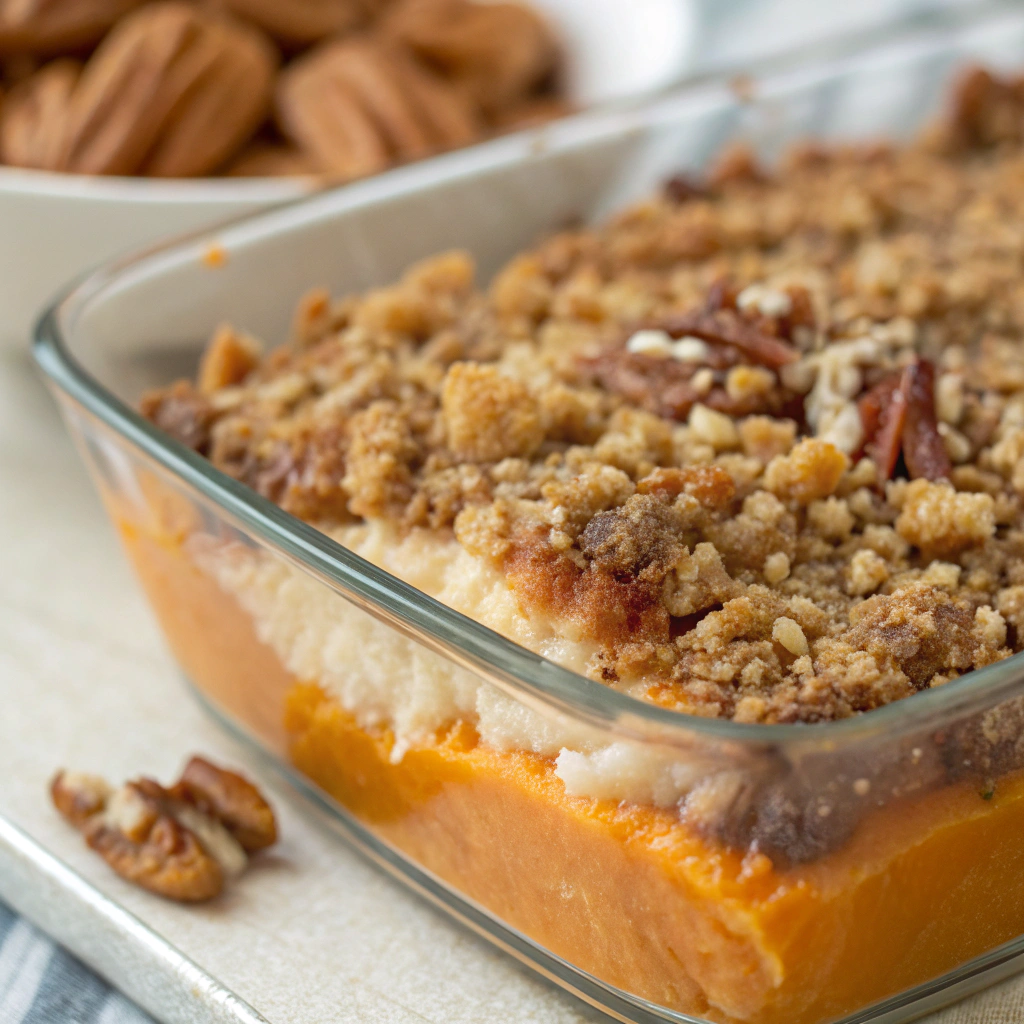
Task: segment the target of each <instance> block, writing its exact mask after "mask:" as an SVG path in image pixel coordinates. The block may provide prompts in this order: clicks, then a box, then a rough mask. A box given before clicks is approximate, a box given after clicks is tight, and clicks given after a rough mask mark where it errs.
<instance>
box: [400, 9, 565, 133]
mask: <svg viewBox="0 0 1024 1024" xmlns="http://www.w3.org/2000/svg"><path fill="white" fill-rule="evenodd" d="M384 31H386V32H388V33H389V34H391V35H392V36H393V37H394V38H396V39H398V40H400V41H401V42H403V43H404V44H405V45H407V46H408V47H410V48H411V49H412V50H413V52H414V53H416V54H417V55H418V56H419V57H421V58H422V59H423V60H425V61H426V62H428V63H429V64H431V65H432V66H434V67H436V68H437V69H438V70H439V71H441V72H442V73H443V74H444V75H445V76H446V77H448V78H450V79H453V80H455V81H457V82H459V83H460V84H461V85H462V86H463V88H465V89H466V90H467V91H468V92H469V94H470V95H472V96H473V98H474V99H475V100H476V102H477V103H479V105H480V106H481V107H482V109H484V110H485V111H486V112H487V113H488V114H490V115H494V114H497V113H498V112H499V111H501V110H502V109H504V108H507V107H510V106H512V105H514V104H516V103H517V102H518V101H519V100H521V99H522V98H523V97H525V96H526V95H527V94H529V93H531V92H533V91H534V90H535V89H536V88H537V87H538V86H540V85H542V84H543V83H545V81H546V80H548V79H550V78H551V77H552V75H553V73H554V72H555V70H556V68H557V66H558V63H559V56H560V55H559V50H558V45H557V43H556V40H555V36H554V34H553V33H552V31H551V29H550V28H549V26H548V25H547V24H546V23H545V22H544V20H543V19H542V18H541V17H540V16H539V15H538V14H537V13H536V12H535V11H533V10H531V9H530V8H529V7H527V6H526V5H524V4H517V3H487V4H481V3H474V2H472V0H401V2H400V3H398V4H397V5H396V6H395V7H394V8H392V10H391V11H390V12H389V13H388V15H387V16H386V17H385V20H384Z"/></svg>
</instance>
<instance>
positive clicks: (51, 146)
mask: <svg viewBox="0 0 1024 1024" xmlns="http://www.w3.org/2000/svg"><path fill="white" fill-rule="evenodd" d="M81 73H82V65H81V64H79V62H78V61H74V60H55V61H51V62H50V63H49V64H46V65H44V66H43V67H42V68H41V69H40V70H39V71H37V72H36V73H35V74H33V75H30V76H29V77H28V78H26V79H25V80H24V81H23V82H20V83H18V85H16V86H15V87H14V88H13V89H12V90H11V91H10V93H9V94H8V95H7V97H6V98H5V99H4V103H3V106H2V107H0V163H5V164H10V165H11V166H12V167H54V166H56V165H57V163H58V162H59V161H60V159H61V151H62V148H63V145H64V134H65V124H66V120H67V111H68V107H69V105H70V101H71V95H72V93H73V92H74V89H75V86H76V85H77V84H78V79H79V76H80V75H81Z"/></svg>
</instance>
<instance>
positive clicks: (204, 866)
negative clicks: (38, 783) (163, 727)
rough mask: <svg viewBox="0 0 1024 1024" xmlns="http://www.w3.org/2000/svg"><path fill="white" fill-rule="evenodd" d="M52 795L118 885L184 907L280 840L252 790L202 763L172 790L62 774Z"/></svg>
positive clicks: (212, 892)
mask: <svg viewBox="0 0 1024 1024" xmlns="http://www.w3.org/2000/svg"><path fill="white" fill-rule="evenodd" d="M50 796H51V799H52V800H53V803H54V806H55V807H56V808H57V810H58V811H60V813H61V815H62V816H63V817H64V818H65V820H67V821H68V822H69V823H70V824H72V825H74V826H75V828H77V829H78V830H79V831H80V832H82V834H83V835H84V836H85V841H86V843H87V844H88V845H89V846H90V848H92V849H93V850H95V851H96V852H97V853H99V854H100V856H102V857H103V859H104V860H105V861H106V862H107V863H108V864H109V865H110V867H111V868H113V870H114V871H116V872H117V873H118V874H119V875H120V876H121V877H122V878H124V879H126V880H127V881H129V882H133V883H135V884H136V885H139V886H142V887H143V888H144V889H148V890H149V891H150V892H154V893H156V894H158V895H160V896H165V897H167V898H168V899H173V900H179V901H182V902H186V903H194V902H200V901H203V900H208V899H212V898H213V897H214V896H217V895H218V894H219V893H220V892H221V891H222V889H223V887H224V883H225V881H226V880H227V879H229V878H232V877H234V876H236V875H238V874H240V873H241V872H242V871H243V870H244V869H245V866H246V863H247V856H246V854H247V853H248V852H255V851H257V850H261V849H265V848H266V847H267V846H270V845H271V844H272V843H273V842H275V841H276V839H277V825H276V822H275V820H274V813H273V811H272V810H271V809H270V807H269V805H268V804H267V802H266V801H265V800H264V799H263V797H262V796H261V794H260V793H259V791H258V790H257V789H256V787H255V786H253V785H252V784H251V783H250V782H248V781H247V780H245V779H244V778H242V777H241V776H240V775H236V774H235V773H234V772H228V771H224V770H223V769H220V768H217V767H215V766H214V765H212V764H210V763H209V762H208V761H204V760H202V759H201V758H193V759H192V761H190V762H189V764H188V766H187V767H186V769H185V772H184V773H183V775H182V778H181V779H180V780H179V781H178V782H177V783H176V784H175V785H174V786H173V787H172V788H171V789H165V788H164V787H163V786H161V785H160V784H159V783H158V782H155V781H154V780H153V779H146V778H141V779H136V780H135V781H133V782H127V783H125V784H124V785H123V786H121V787H120V788H119V789H117V790H115V789H113V788H112V787H111V786H109V785H108V784H107V783H106V782H105V781H104V780H103V779H100V778H98V777H96V776H91V775H84V774H81V773H77V772H66V771H60V772H58V773H57V775H56V776H55V777H54V779H53V781H52V783H51V785H50Z"/></svg>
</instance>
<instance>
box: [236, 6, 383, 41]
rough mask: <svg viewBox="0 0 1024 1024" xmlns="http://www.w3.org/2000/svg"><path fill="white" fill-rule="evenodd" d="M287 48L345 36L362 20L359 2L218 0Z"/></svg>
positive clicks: (363, 18)
mask: <svg viewBox="0 0 1024 1024" xmlns="http://www.w3.org/2000/svg"><path fill="white" fill-rule="evenodd" d="M221 2H222V3H223V4H224V5H225V6H226V7H228V8H230V9H231V10H232V11H234V12H235V13H236V14H239V15H241V16H242V17H244V18H248V19H249V20H250V21H254V22H255V23H256V24H257V25H259V26H260V27H261V28H263V29H265V30H266V31H267V32H269V33H270V34H271V35H272V36H274V37H275V38H276V39H279V40H281V42H282V43H285V44H286V45H288V46H303V45H307V44H309V43H316V42H319V41H320V40H321V39H326V38H327V37H328V36H337V35H341V33H342V32H348V31H349V30H350V29H352V28H355V27H356V26H357V25H359V24H360V23H361V22H363V21H364V20H365V17H366V14H367V11H366V6H367V5H366V4H365V3H362V2H360V0H288V2H287V3H282V2H281V0H221Z"/></svg>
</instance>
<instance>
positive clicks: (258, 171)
mask: <svg viewBox="0 0 1024 1024" xmlns="http://www.w3.org/2000/svg"><path fill="white" fill-rule="evenodd" d="M318 171H319V168H318V167H317V165H316V163H315V162H314V161H313V160H311V159H310V157H309V156H308V154H306V153H303V152H302V150H300V149H297V148H296V147H295V146H283V145H275V144H273V143H270V142H256V143H252V144H251V145H248V146H246V147H245V149H243V150H242V152H241V153H239V154H238V156H236V157H235V158H234V159H233V160H232V161H231V162H230V163H229V164H228V165H227V166H226V167H225V168H224V172H223V173H224V174H226V175H227V176H228V177H230V178H282V177H311V176H313V175H316V174H317V173H318Z"/></svg>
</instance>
